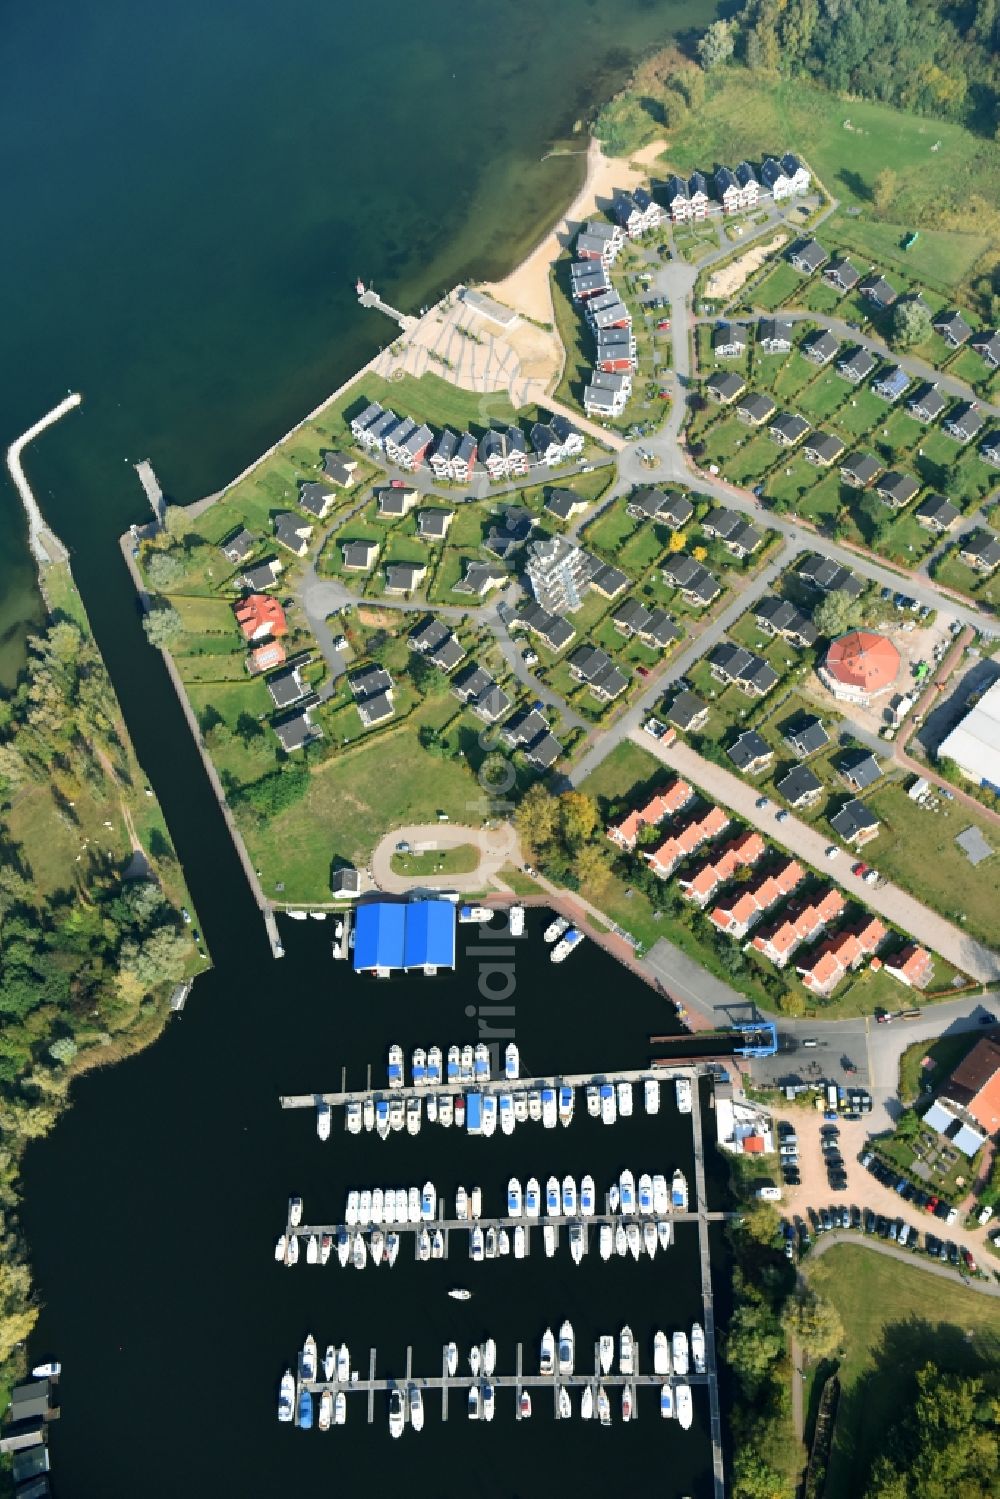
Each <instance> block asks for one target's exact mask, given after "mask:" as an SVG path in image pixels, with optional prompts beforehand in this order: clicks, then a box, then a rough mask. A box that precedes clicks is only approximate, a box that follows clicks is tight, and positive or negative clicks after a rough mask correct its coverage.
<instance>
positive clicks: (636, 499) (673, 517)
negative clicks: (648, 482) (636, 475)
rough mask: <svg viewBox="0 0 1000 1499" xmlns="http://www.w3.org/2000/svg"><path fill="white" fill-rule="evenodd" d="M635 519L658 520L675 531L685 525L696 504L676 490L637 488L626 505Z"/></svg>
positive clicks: (628, 511)
mask: <svg viewBox="0 0 1000 1499" xmlns="http://www.w3.org/2000/svg"><path fill="white" fill-rule="evenodd" d="M625 510H626V513H627V514H628V515H630V516H631V517H632V519H633V520H658V521H661V522H663V523H665V524H666V525H668V526H669V527H670V529H671V530H672V531H675V530H676V529H677V527H678V526H683V525H685V524H686V523H687V522H688V521H689V520H690V519H691V517H692V515H693V514H694V506H693V505H692V503H691V501H690V500H689V499H688V497H687V495H686V494H680V493H679V492H677V491H674V492H672V493H669V494H665V493H664V492H663V490H662V489H636V490H634V491H633V493H632V495H631V496H630V498H629V501H628V504H627V505H626V506H625Z"/></svg>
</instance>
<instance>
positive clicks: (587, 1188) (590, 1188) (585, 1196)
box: [580, 1174, 597, 1218]
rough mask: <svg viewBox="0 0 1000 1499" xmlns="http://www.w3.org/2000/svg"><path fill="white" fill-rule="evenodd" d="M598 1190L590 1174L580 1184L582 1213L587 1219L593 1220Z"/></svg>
mask: <svg viewBox="0 0 1000 1499" xmlns="http://www.w3.org/2000/svg"><path fill="white" fill-rule="evenodd" d="M596 1195H597V1189H596V1187H595V1186H594V1178H593V1177H592V1176H590V1175H589V1174H588V1175H587V1176H585V1177H584V1178H583V1181H582V1182H581V1183H580V1212H581V1213H582V1214H583V1216H584V1217H585V1218H593V1216H594V1203H595V1198H596Z"/></svg>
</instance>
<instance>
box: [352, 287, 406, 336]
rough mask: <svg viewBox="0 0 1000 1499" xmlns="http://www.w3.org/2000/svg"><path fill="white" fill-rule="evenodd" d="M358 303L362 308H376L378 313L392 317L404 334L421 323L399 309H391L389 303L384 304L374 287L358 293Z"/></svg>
mask: <svg viewBox="0 0 1000 1499" xmlns="http://www.w3.org/2000/svg"><path fill="white" fill-rule="evenodd" d="M358 302H359V303H360V305H361V306H362V307H374V308H375V309H376V311H378V312H384V313H385V315H386V317H391V318H392V320H393V322H396V323H398V324H399V326H400V327H401V328H402V330H403V332H404V333H408V332H409V331H410V329H411V328H415V327H416V326H417V323H418V322H419V321H420V319H419V318H415V317H413V316H412V315H411V314H409V313H406V312H400V311H399V308H398V307H391V306H390V305H389V303H388V302H383V300H382V298H381V297H380V296H379V294H378V292H377V291H375V289H374V288H373V287H369V288H368V289H367V290H365V291H360V292H359V293H358Z"/></svg>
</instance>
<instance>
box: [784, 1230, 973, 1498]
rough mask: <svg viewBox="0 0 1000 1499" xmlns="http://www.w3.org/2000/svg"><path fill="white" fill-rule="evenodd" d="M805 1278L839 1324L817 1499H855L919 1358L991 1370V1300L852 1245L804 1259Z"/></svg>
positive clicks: (958, 1367) (920, 1361) (965, 1368)
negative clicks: (825, 1459) (833, 1419)
mask: <svg viewBox="0 0 1000 1499" xmlns="http://www.w3.org/2000/svg"><path fill="white" fill-rule="evenodd" d="M806 1276H807V1279H808V1281H809V1284H810V1285H811V1286H812V1287H813V1288H814V1289H815V1290H816V1291H818V1292H819V1293H820V1294H821V1295H822V1296H825V1297H827V1298H828V1299H829V1300H831V1301H832V1302H833V1303H834V1305H835V1306H836V1307H837V1310H838V1311H839V1313H840V1317H841V1321H842V1322H843V1324H844V1334H845V1338H844V1346H845V1351H844V1356H843V1358H842V1359H841V1362H840V1370H839V1374H840V1381H841V1387H842V1393H841V1401H840V1411H839V1415H838V1418H837V1426H836V1434H835V1437H834V1444H833V1453H832V1456H831V1462H830V1470H829V1476H828V1479H827V1486H826V1490H825V1493H826V1499H856V1496H857V1495H859V1494H861V1493H863V1492H864V1490H865V1485H866V1482H867V1480H868V1477H869V1474H870V1472H871V1466H872V1463H873V1461H874V1459H875V1457H876V1456H877V1455H878V1453H879V1451H880V1449H881V1447H882V1445H883V1444H884V1441H885V1436H886V1432H887V1430H888V1428H889V1427H890V1426H891V1425H892V1424H893V1422H894V1421H895V1420H896V1419H897V1418H898V1416H899V1413H900V1410H901V1408H902V1406H903V1404H904V1402H905V1401H906V1400H907V1399H908V1398H909V1397H910V1396H911V1395H912V1393H913V1376H914V1373H915V1371H916V1370H917V1369H919V1368H920V1367H921V1366H922V1365H923V1364H924V1363H925V1362H926V1361H928V1360H931V1359H932V1360H934V1362H936V1363H938V1364H940V1365H941V1366H942V1367H943V1368H944V1369H947V1370H954V1371H957V1372H963V1373H964V1372H969V1373H978V1372H980V1371H982V1372H987V1371H989V1370H991V1369H994V1368H995V1367H996V1350H997V1339H998V1337H1000V1304H998V1303H997V1302H996V1301H993V1300H991V1299H990V1298H988V1297H986V1296H982V1295H980V1294H977V1293H976V1292H975V1291H970V1290H968V1289H966V1288H965V1287H964V1286H962V1285H961V1284H959V1283H957V1282H956V1283H954V1284H952V1283H950V1282H948V1281H946V1280H943V1279H941V1278H939V1277H936V1276H934V1277H932V1276H931V1275H929V1274H928V1273H927V1272H926V1271H924V1270H922V1269H920V1268H918V1267H917V1266H916V1265H914V1266H913V1267H912V1268H911V1267H910V1266H908V1265H905V1264H901V1263H899V1262H898V1261H897V1260H893V1259H889V1258H887V1257H886V1256H883V1255H879V1254H877V1253H875V1252H873V1251H872V1250H870V1249H867V1248H865V1247H863V1246H862V1245H860V1244H857V1245H854V1244H842V1245H836V1246H835V1247H834V1248H832V1249H830V1250H828V1251H827V1252H826V1253H825V1254H824V1255H822V1257H820V1258H817V1259H814V1260H811V1261H807V1262H806Z"/></svg>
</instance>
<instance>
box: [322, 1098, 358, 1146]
mask: <svg viewBox="0 0 1000 1499" xmlns="http://www.w3.org/2000/svg"><path fill="white" fill-rule="evenodd" d="M351 1108H354V1109H357V1108H358V1105H357V1104H349V1105H348V1115H347V1128H348V1129H349V1130H350V1131H351V1134H352V1135H356V1134H357V1133H358V1131H359V1130H360V1129H361V1116H360V1111H359V1113H358V1121H357V1124H356V1125H354V1126H353V1128H352V1121H351V1114H350V1110H351ZM332 1123H333V1110H332V1109H331V1107H330V1105H329V1104H328V1103H320V1104H317V1105H316V1133H317V1135H319V1138H320V1139H321V1140H329V1138H330V1127H331V1125H332Z"/></svg>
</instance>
